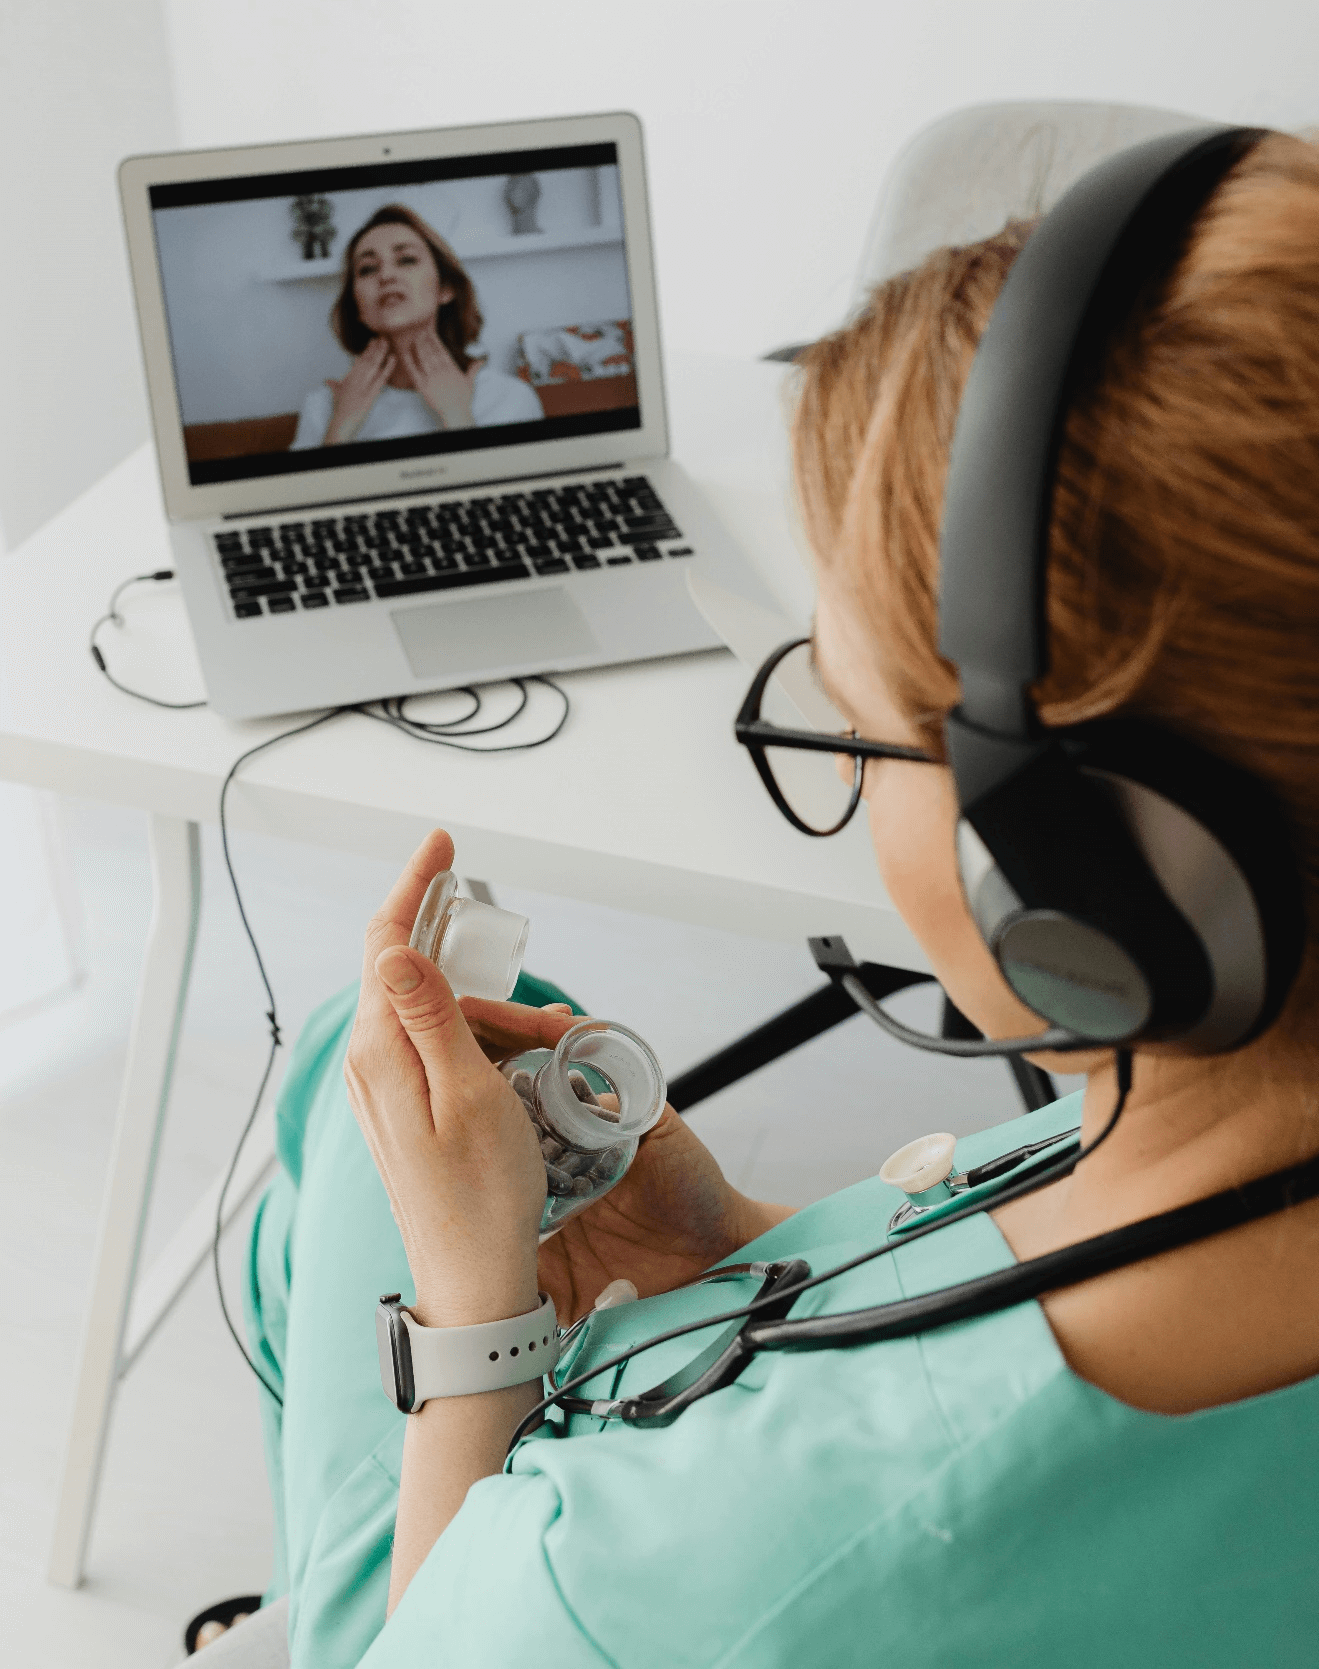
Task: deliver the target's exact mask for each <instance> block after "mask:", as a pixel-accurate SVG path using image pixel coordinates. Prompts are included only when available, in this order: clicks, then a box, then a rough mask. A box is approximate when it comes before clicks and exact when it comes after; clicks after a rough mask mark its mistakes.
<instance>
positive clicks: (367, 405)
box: [120, 114, 766, 718]
mask: <svg viewBox="0 0 1319 1669" xmlns="http://www.w3.org/2000/svg"><path fill="white" fill-rule="evenodd" d="M120 187H121V191H122V195H123V205H124V216H125V220H126V224H127V230H128V245H129V253H130V258H131V261H132V269H133V280H134V286H135V289H136V294H137V304H138V314H139V319H140V323H141V330H142V342H143V351H144V354H145V358H146V369H147V379H148V386H149V390H150V396H151V409H152V420H153V424H154V428H155V437H156V446H157V450H158V454H159V459H160V473H161V479H162V483H163V487H164V497H165V507H166V511H167V514H168V517H169V521H170V528H171V537H172V540H173V546H174V560H175V564H176V568H177V571H178V574H179V578H180V581H181V583H182V587H183V595H184V599H185V602H186V605H187V610H188V616H189V619H190V621H191V624H192V629H193V632H194V635H195V637H196V642H197V650H198V654H199V656H200V659H201V665H202V671H203V674H204V677H205V680H206V689H207V695H208V698H209V700H210V702H211V705H212V706H213V707H214V708H215V709H216V710H217V711H218V712H220V713H223V714H226V715H228V716H230V717H233V718H252V717H259V716H264V715H267V714H273V713H282V712H288V711H293V710H297V709H302V708H309V707H320V706H330V705H336V704H340V703H346V702H354V701H364V700H370V699H373V698H378V697H383V696H388V695H401V694H409V693H413V692H420V691H423V690H434V689H443V688H446V687H451V686H453V685H456V684H465V683H471V682H475V681H477V680H482V679H495V678H502V677H508V676H514V675H517V674H519V673H535V672H551V671H569V670H573V669H576V668H579V667H591V666H601V665H606V664H609V663H613V662H621V661H632V660H643V659H647V658H650V657H653V656H661V655H673V654H681V653H686V652H691V651H695V650H702V649H711V648H715V647H718V646H719V641H720V640H719V639H718V638H717V637H716V636H715V634H714V632H713V631H712V630H711V629H710V627H709V626H708V625H707V624H706V623H705V620H704V619H703V617H702V616H701V614H700V613H699V612H698V610H697V609H696V607H695V606H694V604H693V602H692V600H691V597H690V595H689V591H688V585H687V576H688V573H689V572H692V573H696V574H699V575H700V576H702V577H704V578H706V579H709V580H712V581H715V582H717V583H719V584H720V585H723V586H725V587H727V588H728V589H730V590H733V591H736V592H741V593H743V594H745V595H747V596H750V597H752V598H761V599H765V597H766V594H765V592H764V589H763V587H762V586H761V584H760V582H759V581H758V579H757V578H756V577H755V576H754V574H753V573H752V571H751V570H750V568H749V567H748V565H747V564H746V562H745V560H744V559H743V558H742V556H741V555H740V554H739V553H738V552H737V551H736V549H735V548H734V546H733V545H732V543H731V541H730V540H729V538H728V536H727V535H726V534H725V533H724V532H723V531H722V529H721V527H720V525H719V523H718V522H717V520H716V519H715V517H714V516H713V514H712V513H711V511H710V510H709V508H708V507H707V506H706V505H705V504H704V503H703V501H702V498H701V495H700V493H699V491H697V490H696V488H695V487H694V485H693V484H692V482H691V481H690V480H689V478H688V477H687V476H686V475H685V474H684V473H683V471H682V470H681V468H680V467H678V466H677V465H676V464H674V463H673V462H672V461H671V460H670V459H669V458H668V457H667V453H668V424H667V419H666V415H665V408H664V388H663V380H662V376H661V361H660V343H659V322H658V315H657V308H656V300H655V280H654V272H653V267H652V260H651V240H650V219H649V214H648V211H647V202H646V183H645V168H644V161H643V156H642V143H641V128H640V124H639V123H638V121H637V120H636V118H635V117H634V116H631V115H626V114H619V115H604V116H586V117H573V118H565V119H561V120H554V121H542V122H520V123H515V124H503V125H500V126H492V127H478V128H459V129H448V130H440V131H436V132H429V133H403V134H385V135H379V136H376V137H373V138H356V139H334V140H322V141H314V142H311V143H304V144H289V145H270V146H261V147H255V148H251V149H244V150H225V151H191V152H186V153H182V154H175V155H168V156H147V157H132V158H130V159H129V160H128V161H126V162H125V163H124V164H123V166H122V168H121V170H120Z"/></svg>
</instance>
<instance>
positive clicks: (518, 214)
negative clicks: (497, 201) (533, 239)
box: [504, 174, 540, 232]
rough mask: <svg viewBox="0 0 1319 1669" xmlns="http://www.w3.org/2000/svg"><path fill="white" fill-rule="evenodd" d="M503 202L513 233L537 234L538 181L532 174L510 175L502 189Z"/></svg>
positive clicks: (538, 228)
mask: <svg viewBox="0 0 1319 1669" xmlns="http://www.w3.org/2000/svg"><path fill="white" fill-rule="evenodd" d="M504 201H505V202H506V203H507V204H508V211H509V213H510V214H511V215H512V216H513V230H514V231H515V232H539V231H540V226H539V224H538V223H537V220H536V204H537V203H539V202H540V181H539V180H538V179H537V178H536V176H535V175H534V174H510V175H509V176H508V184H507V185H506V186H505V187H504Z"/></svg>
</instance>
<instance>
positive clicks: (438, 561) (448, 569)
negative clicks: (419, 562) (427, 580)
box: [427, 551, 458, 574]
mask: <svg viewBox="0 0 1319 1669" xmlns="http://www.w3.org/2000/svg"><path fill="white" fill-rule="evenodd" d="M457 566H458V558H457V557H456V556H449V555H448V553H447V552H444V551H435V552H434V553H433V554H432V556H431V558H430V561H429V562H428V563H427V567H429V568H430V569H431V570H432V571H433V572H435V573H437V574H448V573H452V572H453V570H454V569H455V568H457Z"/></svg>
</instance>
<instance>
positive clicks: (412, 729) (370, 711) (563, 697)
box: [352, 673, 571, 753]
mask: <svg viewBox="0 0 1319 1669" xmlns="http://www.w3.org/2000/svg"><path fill="white" fill-rule="evenodd" d="M507 682H508V683H510V684H515V685H516V686H517V688H518V690H519V691H520V692H521V696H522V699H521V700H520V701H519V703H518V705H517V706H516V707H515V708H514V709H513V711H512V712H511V713H510V714H509V715H508V716H507V717H506V718H503V719H500V720H499V721H498V722H497V723H495V724H490V725H483V726H481V727H479V728H478V729H474V730H455V731H451V732H450V733H449V734H448V735H444V736H436V735H431V734H430V732H431V731H433V730H442V729H446V728H447V727H446V726H444V725H439V724H429V723H423V722H422V721H421V720H419V719H409V718H407V717H406V716H402V715H401V709H402V702H403V700H404V699H408V698H406V697H405V698H395V701H394V702H378V703H365V704H363V705H362V706H359V707H354V708H353V709H352V711H353V712H355V713H360V714H361V715H362V717H363V718H367V719H374V720H375V721H376V723H377V724H387V725H390V726H391V727H392V728H393V729H395V730H401V731H402V732H403V733H404V735H406V736H411V737H412V738H413V739H414V740H415V741H418V742H428V743H429V744H430V745H431V746H432V747H440V748H456V749H457V750H458V751H459V752H460V753H525V752H527V751H528V750H529V749H531V748H543V747H544V746H545V744H546V742H552V741H553V740H554V738H555V737H556V736H557V735H558V734H559V732H560V731H561V730H562V729H563V727H564V725H565V724H567V722H568V714H569V712H570V711H571V704H570V703H569V700H568V692H567V691H566V690H564V689H562V688H561V687H560V686H559V685H558V684H556V683H555V682H554V680H553V679H552V678H550V677H547V676H546V675H545V674H544V673H535V674H533V675H531V676H530V677H527V678H510V679H508V680H507ZM528 684H543V685H544V686H545V687H546V689H549V690H553V691H554V693H555V695H557V696H558V698H559V700H560V701H561V702H562V703H563V709H562V711H561V712H560V714H559V717H558V721H557V722H556V723H555V725H554V728H553V729H552V730H549V731H547V732H546V734H545V735H544V736H537V737H536V738H535V740H534V741H530V742H505V743H501V744H499V745H497V746H495V747H470V746H468V745H466V744H465V743H464V742H463V741H461V740H459V739H458V738H461V737H465V736H486V735H489V734H490V733H491V732H492V731H495V730H503V729H504V728H505V727H506V726H507V725H510V724H512V723H513V721H514V720H515V719H517V718H519V717H520V716H521V714H522V713H523V712H524V711H525V709H526V706H527V701H528V699H529V697H528V695H527V688H526V686H527V685H528ZM395 703H397V707H398V709H399V712H392V711H391V710H390V709H391V708H392V707H394V706H395ZM376 707H379V708H380V709H381V710H380V711H378V712H377V711H376V710H375V709H376ZM468 716H469V717H474V716H475V715H474V714H469V715H468ZM453 722H454V723H455V724H456V723H459V722H461V721H458V720H454V721H453Z"/></svg>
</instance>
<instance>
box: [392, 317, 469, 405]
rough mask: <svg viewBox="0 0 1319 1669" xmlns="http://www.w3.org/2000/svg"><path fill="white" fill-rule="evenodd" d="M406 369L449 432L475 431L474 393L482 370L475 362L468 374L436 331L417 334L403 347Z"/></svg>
mask: <svg viewBox="0 0 1319 1669" xmlns="http://www.w3.org/2000/svg"><path fill="white" fill-rule="evenodd" d="M402 360H403V369H404V371H405V372H406V373H407V374H408V376H409V377H410V378H411V379H412V386H413V387H414V388H415V389H416V391H417V393H418V394H420V395H421V397H422V399H423V400H424V401H425V402H426V404H427V405H428V406H429V407H430V409H431V410H432V411H433V412H434V413H435V415H436V417H438V418H439V420H440V422H441V423H442V424H443V425H444V427H445V428H446V429H470V428H471V427H472V421H473V420H472V393H473V390H474V388H475V385H476V374H477V372H478V371H479V370H480V369H481V367H480V365H479V363H477V362H475V361H474V362H473V363H472V364H471V365H469V366H468V368H467V370H466V371H460V370H459V369H458V362H457V360H456V359H455V358H454V357H453V355H452V354H451V353H450V352H449V350H448V348H446V347H445V345H444V343H443V342H441V341H440V339H439V337H438V336H437V335H436V333H435V331H434V329H433V328H432V329H430V330H426V331H418V332H417V333H416V335H415V336H413V337H412V339H411V340H410V341H408V342H406V343H404V345H403V349H402Z"/></svg>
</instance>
